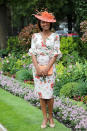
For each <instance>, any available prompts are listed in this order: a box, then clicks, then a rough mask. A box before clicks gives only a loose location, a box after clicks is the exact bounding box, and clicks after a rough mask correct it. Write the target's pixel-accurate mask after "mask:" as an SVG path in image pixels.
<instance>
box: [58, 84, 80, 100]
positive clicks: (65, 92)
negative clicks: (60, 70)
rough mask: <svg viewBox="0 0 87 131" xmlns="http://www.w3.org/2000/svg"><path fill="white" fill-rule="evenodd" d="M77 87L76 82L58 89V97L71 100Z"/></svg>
mask: <svg viewBox="0 0 87 131" xmlns="http://www.w3.org/2000/svg"><path fill="white" fill-rule="evenodd" d="M77 86H78V83H77V82H70V83H67V84H65V85H63V86H62V88H61V89H60V96H65V97H69V98H72V96H73V91H74V88H75V87H77Z"/></svg>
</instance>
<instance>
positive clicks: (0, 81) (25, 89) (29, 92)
mask: <svg viewBox="0 0 87 131" xmlns="http://www.w3.org/2000/svg"><path fill="white" fill-rule="evenodd" d="M0 85H1V87H2V88H3V89H6V90H7V91H9V92H11V93H13V94H14V95H16V96H20V97H22V98H24V99H25V100H27V101H30V103H32V104H35V105H36V106H39V107H40V103H39V100H38V99H37V97H36V96H35V94H34V92H33V89H32V88H31V87H30V86H29V85H27V84H25V83H22V82H19V81H18V80H16V79H14V78H10V77H7V76H4V75H2V74H1V75H0ZM53 112H54V116H56V118H57V119H62V121H63V122H64V123H69V126H70V127H73V128H74V131H75V130H79V131H82V130H84V131H85V130H86V129H87V111H85V109H84V108H83V107H79V106H77V105H76V104H73V102H71V101H70V100H69V99H68V98H67V99H65V98H59V97H55V99H54V109H53Z"/></svg>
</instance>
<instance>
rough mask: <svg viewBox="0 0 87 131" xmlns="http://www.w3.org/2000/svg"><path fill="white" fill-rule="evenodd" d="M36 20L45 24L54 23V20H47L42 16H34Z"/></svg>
mask: <svg viewBox="0 0 87 131" xmlns="http://www.w3.org/2000/svg"><path fill="white" fill-rule="evenodd" d="M34 16H35V17H36V18H37V19H39V20H42V21H45V22H50V23H54V22H56V20H55V19H48V18H44V17H43V16H39V15H34Z"/></svg>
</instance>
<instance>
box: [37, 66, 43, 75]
mask: <svg viewBox="0 0 87 131" xmlns="http://www.w3.org/2000/svg"><path fill="white" fill-rule="evenodd" d="M36 72H37V73H36V74H37V75H38V76H42V71H41V70H40V68H39V67H37V68H36Z"/></svg>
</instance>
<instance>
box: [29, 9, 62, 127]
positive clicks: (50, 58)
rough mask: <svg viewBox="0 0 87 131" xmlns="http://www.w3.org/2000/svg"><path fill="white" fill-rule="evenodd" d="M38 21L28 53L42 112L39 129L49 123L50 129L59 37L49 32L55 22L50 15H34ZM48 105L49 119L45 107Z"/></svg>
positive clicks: (40, 13)
mask: <svg viewBox="0 0 87 131" xmlns="http://www.w3.org/2000/svg"><path fill="white" fill-rule="evenodd" d="M34 16H35V17H36V18H37V19H38V25H39V28H40V30H41V31H40V32H39V33H35V34H33V35H32V40H31V48H30V49H29V52H30V54H31V56H32V61H33V77H34V84H35V89H34V91H35V94H36V95H37V96H38V97H39V99H40V105H41V110H42V112H43V122H42V124H41V128H46V126H47V122H48V121H49V125H50V127H55V124H54V121H53V116H52V112H53V103H54V97H53V87H54V84H55V78H56V69H55V61H56V59H57V58H58V59H59V58H60V57H61V52H60V41H59V36H58V35H57V34H56V33H52V32H51V28H52V23H54V22H56V19H55V18H54V16H53V14H52V13H48V12H47V11H42V12H39V13H38V14H36V15H34ZM47 105H48V111H49V117H47V110H46V106H47Z"/></svg>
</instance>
